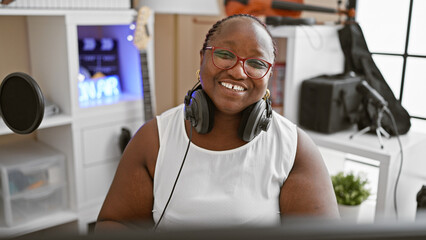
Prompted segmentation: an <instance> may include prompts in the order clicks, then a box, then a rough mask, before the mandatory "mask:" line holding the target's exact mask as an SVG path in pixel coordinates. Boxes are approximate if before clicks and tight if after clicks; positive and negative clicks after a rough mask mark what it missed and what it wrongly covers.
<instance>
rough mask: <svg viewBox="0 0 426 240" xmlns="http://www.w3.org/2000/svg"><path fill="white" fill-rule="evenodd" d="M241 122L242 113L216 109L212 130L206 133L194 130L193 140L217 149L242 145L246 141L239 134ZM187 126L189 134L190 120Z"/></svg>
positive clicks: (207, 147)
mask: <svg viewBox="0 0 426 240" xmlns="http://www.w3.org/2000/svg"><path fill="white" fill-rule="evenodd" d="M240 122H241V114H236V115H228V114H223V113H220V112H217V111H216V113H215V117H214V123H213V124H214V125H213V128H212V130H211V131H210V132H209V133H206V134H199V133H197V132H196V131H193V132H192V140H191V141H192V142H193V143H194V144H195V145H197V146H199V147H202V148H205V149H209V150H215V151H223V150H230V149H234V148H237V147H241V146H243V145H244V144H246V142H245V141H243V140H242V139H240V137H239V136H238V128H239V124H240ZM185 127H186V132H187V135H188V136H189V127H190V124H189V122H188V121H185Z"/></svg>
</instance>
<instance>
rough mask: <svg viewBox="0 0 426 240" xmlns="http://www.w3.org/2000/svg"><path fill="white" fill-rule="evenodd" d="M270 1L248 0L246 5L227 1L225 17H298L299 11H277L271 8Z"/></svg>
mask: <svg viewBox="0 0 426 240" xmlns="http://www.w3.org/2000/svg"><path fill="white" fill-rule="evenodd" d="M283 2H294V3H300V4H303V0H286V1H283ZM271 5H272V0H249V1H248V4H247V5H244V4H242V3H240V2H238V1H228V3H227V4H226V5H225V12H226V15H228V16H230V15H234V14H251V15H254V16H287V17H300V15H301V14H302V12H301V11H291V10H277V9H273V8H272V7H271Z"/></svg>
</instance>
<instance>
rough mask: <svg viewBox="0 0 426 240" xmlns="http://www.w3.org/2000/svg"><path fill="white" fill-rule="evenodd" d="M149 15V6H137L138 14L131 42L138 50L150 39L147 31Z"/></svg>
mask: <svg viewBox="0 0 426 240" xmlns="http://www.w3.org/2000/svg"><path fill="white" fill-rule="evenodd" d="M150 16H151V9H150V8H148V7H146V6H143V7H141V8H139V11H138V16H137V18H136V28H135V34H134V36H133V44H134V45H135V46H136V47H137V48H138V49H139V50H145V49H146V47H147V45H148V42H149V39H150V35H149V31H148V19H149V17H150Z"/></svg>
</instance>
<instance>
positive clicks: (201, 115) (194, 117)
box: [185, 89, 214, 134]
mask: <svg viewBox="0 0 426 240" xmlns="http://www.w3.org/2000/svg"><path fill="white" fill-rule="evenodd" d="M213 106H214V105H213V102H212V101H211V99H210V98H209V96H208V95H207V94H206V93H205V92H204V91H203V90H202V89H198V90H196V91H193V92H192V94H191V98H190V100H189V103H188V104H186V106H185V119H187V120H189V121H190V122H191V125H192V126H193V127H194V128H195V130H196V131H197V132H198V133H200V134H206V133H208V132H210V131H211V130H212V128H213V122H214V107H213Z"/></svg>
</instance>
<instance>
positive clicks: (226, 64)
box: [204, 47, 272, 79]
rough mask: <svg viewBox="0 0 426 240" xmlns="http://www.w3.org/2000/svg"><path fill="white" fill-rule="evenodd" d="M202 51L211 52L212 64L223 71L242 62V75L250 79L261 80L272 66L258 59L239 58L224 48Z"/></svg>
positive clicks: (208, 48) (210, 48)
mask: <svg viewBox="0 0 426 240" xmlns="http://www.w3.org/2000/svg"><path fill="white" fill-rule="evenodd" d="M204 49H205V50H212V59H213V64H214V65H215V66H216V67H217V68H220V69H223V70H228V69H231V68H233V67H235V65H237V63H238V62H239V61H242V62H243V70H244V73H245V74H246V75H247V76H249V77H250V78H252V79H260V78H263V77H264V76H265V75H266V73H268V71H269V69H270V68H271V66H272V64H271V63H269V62H267V61H265V60H262V59H260V58H241V57H239V56H238V55H237V54H235V53H234V52H232V51H231V50H228V49H225V48H219V47H206V48H204Z"/></svg>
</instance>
